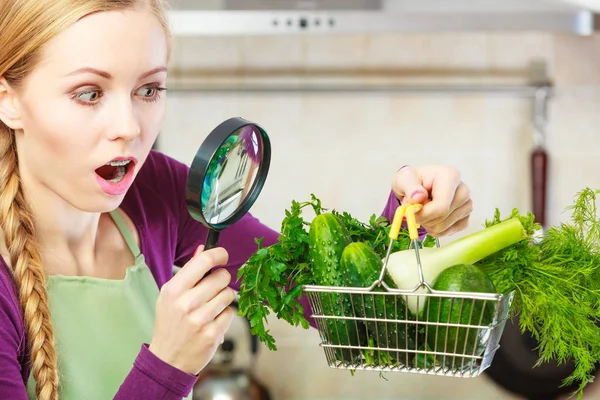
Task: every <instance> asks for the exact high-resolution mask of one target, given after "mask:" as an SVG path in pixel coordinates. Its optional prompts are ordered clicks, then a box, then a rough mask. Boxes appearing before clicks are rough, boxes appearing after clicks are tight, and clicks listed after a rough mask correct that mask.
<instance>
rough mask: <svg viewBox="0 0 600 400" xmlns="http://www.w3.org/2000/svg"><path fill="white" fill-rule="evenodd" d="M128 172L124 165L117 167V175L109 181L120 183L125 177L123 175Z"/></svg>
mask: <svg viewBox="0 0 600 400" xmlns="http://www.w3.org/2000/svg"><path fill="white" fill-rule="evenodd" d="M126 173H127V168H125V167H123V166H118V167H117V176H115V177H114V178H113V179H109V180H108V182H111V183H119V182H121V179H123V177H124V176H125V174H126Z"/></svg>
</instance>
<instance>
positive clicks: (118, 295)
mask: <svg viewBox="0 0 600 400" xmlns="http://www.w3.org/2000/svg"><path fill="white" fill-rule="evenodd" d="M0 31H1V32H2V34H1V35H0V121H1V122H0V224H1V225H0V227H1V230H0V236H1V238H0V239H1V240H0V243H1V245H0V253H1V254H2V256H3V257H2V258H1V259H0V398H3V399H5V398H6V399H15V400H20V399H26V398H28V397H29V398H34V397H36V396H37V398H39V399H41V400H54V399H57V398H58V396H59V394H60V398H61V399H83V398H85V399H108V398H118V399H128V400H135V399H146V400H151V399H181V398H183V397H185V396H188V395H189V393H190V390H191V388H192V386H193V385H194V383H195V381H196V377H197V375H198V373H199V372H200V371H201V370H202V369H203V368H204V367H205V366H206V364H207V363H208V362H209V361H210V359H211V357H212V356H213V354H214V352H215V350H216V348H217V347H218V346H219V344H220V343H221V342H222V340H223V337H224V333H225V332H226V330H227V328H228V327H229V324H230V322H231V319H232V316H233V311H232V310H231V309H230V308H229V307H228V306H229V304H230V303H231V301H232V300H233V297H234V292H233V289H235V288H236V287H235V285H234V284H233V283H232V282H231V276H232V275H234V274H235V273H236V272H237V268H239V266H240V265H241V264H242V263H243V262H244V261H245V260H246V259H247V258H248V257H249V256H250V254H252V252H253V251H254V250H255V249H256V246H255V243H254V238H255V237H264V238H265V240H264V243H265V244H268V243H273V242H275V241H276V239H277V232H275V231H272V230H270V229H269V228H267V227H266V226H264V225H262V224H261V223H260V222H259V221H257V220H256V219H254V218H253V217H252V216H251V215H247V216H246V217H244V218H243V219H242V220H241V221H239V222H238V223H237V224H236V225H235V226H233V227H232V228H230V229H228V230H226V231H225V232H224V233H223V234H222V235H221V240H220V245H221V246H222V247H220V248H216V249H211V250H209V251H206V252H203V251H202V247H201V246H200V247H198V245H199V244H200V243H201V240H202V238H204V237H205V236H206V231H205V228H204V227H203V226H202V225H201V224H199V223H197V222H196V221H195V220H193V219H192V218H191V217H190V216H189V214H188V212H187V209H186V206H185V202H184V198H183V193H184V191H185V181H186V177H187V168H186V166H185V165H183V164H181V163H178V162H176V161H175V160H173V159H171V158H169V157H167V156H165V155H162V154H160V153H158V152H154V151H151V147H152V143H154V141H155V139H156V137H157V135H158V132H159V129H160V126H161V123H162V122H163V118H164V115H165V93H164V91H165V89H164V85H165V81H166V77H167V73H166V65H167V63H168V58H169V51H170V47H169V32H168V28H167V23H166V21H165V14H164V9H163V4H161V1H160V0H3V1H2V3H1V4H0ZM392 188H393V191H392V194H391V195H390V199H389V200H388V205H387V208H386V210H388V211H387V215H388V217H389V216H390V214H389V211H390V210H392V209H394V208H395V207H396V206H397V205H398V200H397V199H398V198H399V199H404V201H411V202H424V201H425V200H427V199H428V198H431V201H430V202H429V203H428V204H427V205H425V207H424V208H423V210H422V211H421V212H420V213H419V221H418V222H420V223H421V225H422V226H423V227H424V228H426V229H428V230H429V232H430V233H432V234H434V235H438V236H441V235H445V234H450V233H453V232H455V231H458V230H460V229H462V228H464V227H465V226H466V225H467V222H468V217H469V214H470V213H471V208H472V205H471V200H470V195H469V190H468V189H467V187H466V186H465V185H464V184H463V183H462V182H461V179H460V175H459V174H458V173H457V172H456V171H455V170H454V169H452V168H450V167H443V166H425V167H406V168H402V169H401V170H400V171H399V172H397V173H396V176H395V178H394V180H393V185H392ZM173 265H177V266H182V267H183V268H182V269H181V271H180V272H179V273H178V274H177V275H176V276H175V277H173V278H172V279H171V277H172V273H171V269H172V266H173ZM217 266H221V267H222V268H219V269H217V270H216V271H215V272H214V273H212V274H210V275H209V276H208V277H206V278H205V279H201V278H202V277H203V276H204V275H205V273H206V272H207V271H208V270H209V269H211V268H214V267H217ZM199 281H200V282H199ZM307 309H308V307H307ZM59 377H60V379H59Z"/></svg>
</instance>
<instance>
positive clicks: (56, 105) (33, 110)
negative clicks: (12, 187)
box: [22, 99, 92, 157]
mask: <svg viewBox="0 0 600 400" xmlns="http://www.w3.org/2000/svg"><path fill="white" fill-rule="evenodd" d="M72 108H73V104H71V103H70V101H69V100H66V101H65V100H58V99H57V100H54V101H48V102H44V104H36V102H29V103H28V104H26V105H25V107H24V109H23V116H22V118H23V131H24V138H23V139H24V143H25V144H26V146H27V149H28V151H29V150H30V151H32V152H35V153H37V154H38V156H42V157H45V156H47V155H50V154H53V155H56V156H60V157H66V156H68V155H69V154H73V152H85V151H89V150H90V146H89V143H86V141H84V140H82V139H84V138H85V137H86V136H88V137H89V135H88V134H89V132H87V131H89V130H90V127H91V126H92V124H90V120H89V118H88V119H87V121H86V118H80V117H79V116H78V113H74V112H73V111H72ZM40 153H42V154H40ZM80 154H81V153H80Z"/></svg>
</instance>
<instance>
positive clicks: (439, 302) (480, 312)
mask: <svg viewBox="0 0 600 400" xmlns="http://www.w3.org/2000/svg"><path fill="white" fill-rule="evenodd" d="M432 288H433V289H434V290H444V291H450V292H481V293H496V288H495V287H494V283H493V282H492V280H491V279H490V277H489V276H488V275H487V274H486V273H485V272H483V271H482V270H481V269H479V268H477V267H476V266H474V265H469V264H459V265H454V266H452V267H450V268H447V269H445V270H444V271H442V272H441V273H440V274H439V275H438V276H437V278H436V280H435V282H434V283H433V286H432ZM427 302H428V303H429V304H428V305H427V306H426V309H427V321H430V322H439V323H442V324H462V325H476V326H484V327H485V326H488V325H490V324H491V323H492V321H493V319H494V313H495V304H496V303H495V302H494V301H492V300H479V299H462V298H461V299H459V298H452V297H430V298H429V299H428V300H427V301H426V303H427ZM484 332H485V330H483V329H482V330H480V329H477V328H465V327H460V328H459V327H451V326H444V325H439V326H437V329H436V326H434V325H430V326H427V332H426V337H427V339H426V340H427V344H428V345H429V346H430V347H431V348H432V349H433V351H436V352H442V353H454V354H465V355H472V356H480V355H482V354H483V352H484V350H485V343H484V342H483V341H481V334H482V333H484ZM437 359H438V361H439V362H440V364H442V365H446V366H447V367H451V368H458V369H465V368H467V369H469V368H471V367H472V365H473V363H472V361H475V359H474V358H471V357H451V356H442V355H440V356H438V357H437Z"/></svg>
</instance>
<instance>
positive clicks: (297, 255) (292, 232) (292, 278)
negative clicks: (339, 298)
mask: <svg viewBox="0 0 600 400" xmlns="http://www.w3.org/2000/svg"><path fill="white" fill-rule="evenodd" d="M307 208H308V209H310V210H312V211H313V212H314V214H316V215H319V214H321V213H322V212H325V211H327V210H326V209H325V208H323V207H322V206H321V201H320V200H319V199H318V198H317V197H315V195H311V200H310V201H306V202H297V201H292V204H291V207H290V208H289V209H286V210H285V218H284V219H283V220H282V222H281V230H280V232H281V235H280V236H279V241H278V242H277V243H275V244H273V245H271V246H269V247H262V239H261V238H257V239H256V243H257V245H258V249H257V251H256V252H255V253H254V254H252V255H251V256H250V258H249V259H248V260H247V261H246V263H245V264H244V266H243V267H242V268H240V270H239V272H238V276H237V279H238V281H239V282H240V291H239V300H238V304H239V314H240V315H242V316H245V317H246V318H248V320H249V321H250V325H251V332H252V334H253V335H255V336H256V337H257V338H258V339H259V340H260V341H261V342H262V343H264V344H265V345H266V346H267V348H269V349H270V350H277V346H276V344H275V338H273V336H272V335H271V334H270V332H269V330H268V329H267V326H266V322H267V317H268V316H269V314H271V313H273V314H275V315H276V317H277V318H279V319H283V320H284V321H286V322H288V323H289V324H290V325H292V326H302V327H303V328H305V329H308V327H309V324H308V321H307V320H306V318H305V317H304V312H305V310H304V308H303V307H302V305H301V304H300V303H299V302H298V300H299V298H300V296H302V294H303V291H302V285H307V284H314V283H315V277H314V276H313V271H312V268H311V266H310V256H309V246H308V242H309V232H308V228H309V226H310V223H309V222H307V220H305V218H304V216H303V211H305V210H306V209H307ZM331 213H332V214H334V215H335V216H336V217H338V218H339V220H340V221H341V222H342V223H343V225H344V226H345V227H346V228H347V230H348V233H349V234H350V237H351V239H352V241H354V242H364V243H366V244H367V245H368V246H369V247H371V248H372V249H373V251H375V253H377V255H378V256H379V257H380V258H383V257H384V256H385V253H386V251H387V247H388V243H389V237H388V235H389V232H390V223H389V221H388V220H387V219H386V218H384V217H380V216H376V215H375V214H373V215H372V216H371V217H370V218H369V221H368V223H364V222H362V221H359V220H358V219H356V218H354V217H352V216H351V215H350V214H349V213H347V212H338V211H336V210H332V211H331ZM309 214H310V213H309ZM409 242H410V239H409V238H408V234H407V233H406V232H404V231H402V232H400V236H399V237H398V240H396V241H394V243H393V245H392V251H398V250H401V249H406V248H407V247H408V245H409ZM433 244H434V241H433V238H429V237H428V238H427V239H426V240H425V242H424V246H433Z"/></svg>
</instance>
